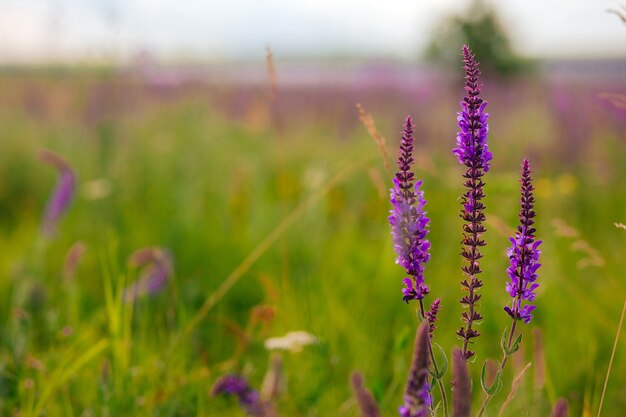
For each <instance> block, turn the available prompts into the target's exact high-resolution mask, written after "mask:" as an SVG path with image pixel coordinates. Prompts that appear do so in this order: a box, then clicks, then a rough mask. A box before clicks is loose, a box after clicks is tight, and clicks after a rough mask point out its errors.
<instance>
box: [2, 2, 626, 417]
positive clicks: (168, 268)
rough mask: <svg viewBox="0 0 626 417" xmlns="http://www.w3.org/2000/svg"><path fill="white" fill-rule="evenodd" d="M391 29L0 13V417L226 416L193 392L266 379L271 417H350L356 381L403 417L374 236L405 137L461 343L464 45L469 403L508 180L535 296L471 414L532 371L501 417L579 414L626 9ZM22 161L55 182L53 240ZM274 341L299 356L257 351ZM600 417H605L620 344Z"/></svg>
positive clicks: (444, 338)
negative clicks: (476, 66) (470, 253)
mask: <svg viewBox="0 0 626 417" xmlns="http://www.w3.org/2000/svg"><path fill="white" fill-rule="evenodd" d="M259 3H261V2H259ZM384 3H385V4H384V5H382V4H361V3H357V2H354V1H347V2H345V4H343V3H342V4H341V5H333V3H331V2H328V1H320V2H303V3H302V4H301V5H296V4H292V3H290V2H285V1H279V0H274V1H271V2H269V3H268V4H264V5H261V4H254V3H253V2H249V1H244V0H238V1H235V2H232V4H231V3H228V2H224V3H219V2H212V1H209V2H199V1H192V2H184V3H175V2H171V1H165V0H163V1H156V2H147V1H137V2H128V3H127V2H123V1H104V0H102V1H88V2H79V1H75V0H58V1H50V2H44V1H35V0H31V1H21V2H17V1H2V2H0V23H1V24H0V415H1V416H43V415H46V416H149V415H151V416H242V415H244V411H243V410H241V409H240V407H239V406H238V404H237V401H236V399H235V398H229V397H223V396H219V397H213V396H211V395H210V391H211V387H212V385H213V384H214V382H215V381H216V380H217V379H218V378H219V377H220V376H222V375H224V374H228V373H237V374H241V375H244V376H245V377H246V378H247V379H248V380H249V382H250V384H251V385H252V386H253V387H255V388H256V389H260V388H261V386H262V384H263V380H264V379H265V380H266V383H265V385H266V389H267V384H268V382H267V381H270V380H271V377H272V372H276V371H277V369H276V367H275V364H276V363H277V361H280V363H281V364H282V365H281V371H280V377H279V379H280V384H279V391H280V392H279V394H278V396H277V399H276V406H277V409H278V414H279V415H280V416H311V417H313V416H357V415H358V409H357V406H356V402H355V400H354V399H353V394H352V391H351V388H350V385H349V375H350V373H351V372H353V371H356V370H358V371H360V372H362V373H363V376H364V379H365V385H366V386H367V387H368V388H369V389H371V390H372V392H373V394H374V397H375V398H376V400H377V401H378V403H379V405H380V407H381V409H382V411H383V415H386V416H391V415H396V413H397V411H396V410H397V407H398V406H399V405H400V404H401V403H402V393H403V389H404V385H405V381H406V375H407V371H408V367H409V364H410V360H411V352H412V349H413V338H414V334H415V329H416V326H417V324H418V320H417V316H416V313H415V310H414V306H413V305H410V306H409V305H406V304H404V303H403V302H402V294H401V292H400V289H401V286H402V284H401V279H402V278H403V277H404V275H403V271H402V268H400V267H399V266H397V265H395V264H394V259H395V254H394V252H393V246H392V242H391V236H390V229H389V226H388V222H387V216H388V213H389V209H390V208H391V206H390V203H389V201H388V194H389V188H390V187H391V178H392V175H393V171H394V170H395V162H394V161H395V158H396V155H397V145H398V142H399V139H400V133H401V130H402V123H403V120H404V118H405V117H406V116H407V115H409V114H410V115H411V116H412V117H413V120H414V125H415V132H416V133H415V137H416V152H417V154H416V159H417V162H416V170H417V176H418V178H421V179H423V180H424V185H423V190H424V191H425V197H426V199H427V200H428V205H427V206H426V208H427V210H428V213H429V216H430V217H431V228H430V230H431V232H430V234H429V239H430V240H431V243H432V250H431V254H432V259H431V261H430V262H429V263H428V264H427V267H426V280H427V283H428V284H429V285H430V288H431V294H430V295H429V296H428V298H427V301H428V302H430V301H432V300H433V299H434V298H435V297H442V310H441V313H440V320H439V323H438V325H437V330H436V341H437V343H439V344H440V345H441V346H442V347H443V348H444V351H445V352H446V353H448V354H449V352H450V349H451V348H452V347H453V346H455V345H458V344H459V341H458V340H457V338H456V336H455V331H456V330H457V328H458V327H460V319H459V317H460V313H461V306H460V304H459V301H458V300H459V298H460V297H461V294H462V293H461V290H460V285H459V281H460V280H461V279H462V274H461V271H460V268H461V265H462V260H461V257H460V256H459V253H460V249H461V246H460V240H461V224H462V220H461V219H460V218H459V217H458V213H459V210H460V205H459V197H460V195H461V193H462V192H463V189H462V177H461V174H462V167H461V166H460V165H459V164H458V163H457V160H456V157H454V155H453V154H452V152H451V149H452V148H453V147H454V146H455V135H456V132H457V130H458V127H457V125H456V112H457V111H458V110H459V101H460V100H461V98H462V96H463V86H462V73H461V71H460V69H461V61H460V59H461V57H460V47H461V45H462V44H463V43H468V44H469V45H470V46H471V47H472V48H473V49H474V52H475V53H476V55H477V59H478V60H479V61H480V62H481V68H482V69H483V77H482V81H483V84H484V88H483V97H484V98H485V99H486V100H487V101H488V103H489V104H488V107H487V110H488V112H489V113H490V119H489V124H490V136H489V146H490V149H491V150H492V152H493V155H494V158H493V165H492V169H491V170H490V171H489V172H488V173H487V175H486V177H485V182H486V183H487V185H486V188H485V190H486V194H487V197H486V201H485V203H486V206H487V211H486V215H487V223H486V226H487V229H488V231H487V233H486V234H485V236H484V238H485V240H486V241H487V246H486V248H485V257H484V259H483V263H482V266H483V270H484V274H483V279H484V282H485V285H484V287H483V290H482V295H483V298H482V300H481V301H482V303H481V311H482V313H483V315H484V317H485V319H484V321H483V323H482V325H481V326H480V327H479V329H480V331H481V332H482V336H481V337H479V338H478V339H477V344H476V346H475V350H476V351H477V356H478V358H477V360H476V362H475V363H474V364H472V365H471V366H470V370H471V373H472V376H473V379H474V383H473V386H474V389H473V391H474V395H475V397H476V400H477V401H478V400H479V399H480V398H482V392H481V389H480V382H479V376H480V369H481V366H482V364H483V362H484V361H485V360H487V359H499V358H500V356H501V352H500V347H499V341H500V337H501V334H502V332H503V330H504V328H505V327H506V326H509V325H510V320H509V318H508V316H507V315H506V314H505V313H504V311H503V306H504V305H505V303H507V301H508V299H507V298H508V296H507V294H506V292H505V283H506V280H507V276H506V272H505V270H506V268H507V262H508V260H507V257H506V255H505V249H506V248H507V247H508V246H509V241H508V237H509V236H510V235H511V234H512V233H513V231H514V226H515V225H516V224H517V213H518V210H519V182H518V178H519V167H520V163H521V161H522V158H523V157H528V158H529V159H530V160H531V162H532V164H533V169H534V174H533V176H534V178H535V184H536V198H537V213H538V216H537V219H538V223H537V229H538V232H537V235H538V237H539V238H540V239H542V240H543V242H544V243H543V245H542V250H543V254H542V264H543V267H542V268H541V269H540V271H539V272H540V278H539V280H540V281H539V282H540V284H541V286H540V288H539V290H538V291H539V295H538V297H537V301H536V304H537V309H536V314H535V319H534V320H533V322H532V324H531V325H528V326H523V333H524V340H523V342H522V348H521V350H520V351H519V352H518V353H516V354H515V356H514V357H513V360H512V363H511V366H510V367H509V368H508V369H507V372H506V378H505V390H504V391H503V393H500V394H499V395H498V396H497V397H496V398H495V399H494V401H493V403H492V404H491V407H490V409H489V415H494V416H495V415H497V412H498V410H499V407H500V404H501V403H502V402H503V401H504V400H505V399H506V396H507V392H508V387H510V384H511V381H512V379H513V377H514V376H515V375H517V374H518V373H519V372H520V371H521V369H522V368H523V367H524V366H525V365H526V364H527V363H528V362H532V367H531V369H530V371H529V372H528V374H527V375H526V376H525V377H524V379H523V380H522V383H521V386H520V388H519V392H518V394H517V396H516V397H515V399H514V400H513V402H512V403H511V405H510V406H509V407H508V409H507V411H506V412H505V413H504V414H503V415H505V416H520V415H524V416H526V415H527V416H547V415H549V410H550V408H551V405H552V403H553V402H554V401H555V400H556V398H558V397H565V398H566V399H567V400H568V402H569V404H570V416H595V415H596V414H597V411H598V407H599V403H600V397H601V394H602V390H603V387H604V383H605V377H606V374H607V369H608V367H609V359H610V356H611V352H612V350H613V345H614V342H615V340H616V333H617V331H618V324H619V319H620V314H621V311H622V306H623V305H624V302H625V300H626V278H625V277H624V271H625V270H626V230H624V229H625V227H624V226H622V227H621V228H620V227H619V223H626V25H625V24H624V22H623V20H624V18H623V16H624V15H625V14H626V10H625V9H623V8H622V7H621V6H620V4H619V3H618V2H612V1H596V2H585V1H548V2H545V4H544V3H542V5H538V4H534V2H528V3H529V4H516V3H517V2H513V1H505V0H502V1H495V0H494V1H483V2H469V1H455V2H453V1H444V2H435V1H426V2H413V3H415V4H412V3H410V2H404V1H400V0H397V1H389V2H384ZM607 9H609V10H607ZM267 48H271V52H270V50H269V49H267ZM357 103H360V104H361V110H360V111H361V113H360V112H359V109H357ZM362 119H363V120H362ZM363 121H365V123H364V122H363ZM372 123H374V124H375V126H374V125H372ZM374 131H377V132H378V134H379V135H381V136H382V137H384V138H386V149H387V154H383V153H381V151H380V147H379V145H378V144H377V143H376V141H375V140H374V139H373V138H372V135H371V134H370V133H373V132H374ZM374 136H375V135H374ZM43 150H47V151H50V152H53V153H54V154H56V155H58V156H60V157H61V158H62V159H63V160H65V161H66V163H67V165H68V166H69V168H71V170H72V171H73V172H74V174H75V176H76V184H75V187H74V188H75V190H74V195H73V199H72V202H71V205H70V206H69V207H68V209H67V211H66V212H65V213H64V214H63V216H61V218H60V219H58V221H57V222H56V224H55V225H54V226H55V227H56V231H54V232H52V233H45V230H44V229H43V228H44V225H43V220H44V216H45V215H44V211H45V208H46V204H47V201H48V200H49V199H50V198H51V195H52V193H53V190H54V188H55V182H56V181H57V172H56V170H55V168H54V166H51V165H50V164H45V163H42V161H41V152H42V151H43ZM45 155H46V154H44V156H43V158H44V159H46V156H45ZM616 223H618V225H617V226H616V225H615V224H616ZM159 274H160V275H159ZM138 283H139V284H138ZM295 331H299V332H306V333H307V334H309V335H312V336H313V338H314V340H313V343H310V344H306V343H305V344H306V345H305V346H298V343H296V342H293V340H292V342H291V344H289V343H287V345H286V346H282V345H281V346H278V347H275V348H274V349H272V350H270V349H268V348H267V346H266V341H267V340H268V339H271V338H276V337H282V336H284V335H286V334H287V333H289V332H295ZM305 339H306V337H305ZM309 341H310V340H309ZM274 342H276V340H275V339H274ZM279 342H282V343H283V345H284V344H285V343H286V342H288V340H287V341H285V340H283V339H279ZM491 365H493V363H492V364H491ZM491 365H489V366H488V367H487V368H490V367H491ZM268 371H269V373H268ZM268 375H269V376H268ZM446 380H449V375H448V376H446ZM270 385H271V384H270ZM602 415H603V416H606V417H609V416H624V415H626V337H624V335H623V334H622V336H621V337H620V338H619V339H618V340H617V345H616V353H615V359H614V361H613V363H612V368H611V374H610V378H609V380H608V384H607V388H606V394H605V398H604V403H603V408H602Z"/></svg>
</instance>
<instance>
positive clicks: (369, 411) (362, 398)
mask: <svg viewBox="0 0 626 417" xmlns="http://www.w3.org/2000/svg"><path fill="white" fill-rule="evenodd" d="M350 379H351V381H352V389H353V390H354V396H355V397H356V402H357V404H358V406H359V410H360V412H361V417H380V410H379V409H378V404H376V400H375V399H374V396H373V395H372V393H371V392H369V391H368V390H367V388H365V387H364V386H363V376H362V375H361V374H360V373H359V372H353V373H352V376H351V378H350Z"/></svg>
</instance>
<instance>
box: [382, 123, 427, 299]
mask: <svg viewBox="0 0 626 417" xmlns="http://www.w3.org/2000/svg"><path fill="white" fill-rule="evenodd" d="M413 162H414V159H413V124H412V122H411V118H410V117H407V119H406V122H405V125H404V132H403V134H402V140H401V142H400V156H399V157H398V172H397V173H396V175H395V177H394V178H393V184H394V188H392V189H391V204H392V205H393V209H392V210H391V211H390V213H391V215H390V216H389V224H390V225H391V229H392V231H391V234H392V235H393V243H394V248H395V251H396V253H397V254H398V257H397V258H396V263H397V264H399V265H401V266H402V267H404V269H405V270H406V273H407V275H408V277H406V278H404V280H403V282H404V285H405V287H404V288H403V289H402V294H403V297H402V299H403V300H404V301H405V302H407V303H408V302H409V301H410V300H422V299H423V298H424V296H426V294H428V292H429V289H428V286H427V285H426V284H425V282H424V264H425V263H426V262H428V260H429V259H430V254H429V252H428V250H429V249H430V242H429V241H428V240H427V239H426V235H427V234H428V229H427V226H428V223H429V221H430V219H429V218H428V217H426V212H425V211H424V205H425V204H426V200H425V199H424V192H423V191H421V190H420V187H421V185H422V181H417V182H416V181H415V174H414V173H413V172H412V171H411V165H412V164H413Z"/></svg>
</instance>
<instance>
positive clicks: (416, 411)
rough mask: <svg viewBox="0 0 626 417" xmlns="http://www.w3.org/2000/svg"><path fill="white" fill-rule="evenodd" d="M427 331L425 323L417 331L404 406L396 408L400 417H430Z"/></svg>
mask: <svg viewBox="0 0 626 417" xmlns="http://www.w3.org/2000/svg"><path fill="white" fill-rule="evenodd" d="M428 329H429V326H428V324H426V323H422V324H421V325H420V327H419V328H418V329H417V335H416V337H415V348H414V351H413V363H412V364H411V370H410V372H409V379H408V381H407V384H406V389H405V391H404V404H403V405H402V406H400V407H399V408H398V413H399V414H400V417H428V416H429V415H430V410H429V406H430V405H431V404H432V397H431V395H430V384H429V383H428V380H429V378H430V376H429V373H428V361H429V359H428V355H429V347H428V345H429V336H428Z"/></svg>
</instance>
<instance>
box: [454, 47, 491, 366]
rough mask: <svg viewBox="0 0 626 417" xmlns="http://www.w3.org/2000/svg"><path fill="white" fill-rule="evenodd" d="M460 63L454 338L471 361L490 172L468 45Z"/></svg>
mask: <svg viewBox="0 0 626 417" xmlns="http://www.w3.org/2000/svg"><path fill="white" fill-rule="evenodd" d="M463 62H464V64H465V66H464V68H465V97H464V98H463V101H462V102H461V111H460V112H459V113H458V117H457V120H458V123H459V128H460V131H459V133H458V134H457V137H456V143H457V147H456V148H454V150H453V152H454V154H455V155H456V156H457V158H458V159H459V162H461V163H462V164H463V165H465V167H466V168H467V170H466V171H465V173H464V174H463V177H464V178H465V182H464V186H465V188H466V190H465V192H464V193H463V195H462V197H461V205H462V209H461V213H460V216H461V218H462V219H463V220H464V221H465V224H464V225H463V240H462V241H461V243H462V244H463V251H462V252H461V256H463V258H464V259H465V261H466V262H467V264H466V265H465V266H463V267H462V270H463V274H464V275H465V278H464V279H463V281H461V285H462V286H463V288H464V290H465V291H467V294H466V295H464V296H463V298H462V299H461V304H462V306H463V307H464V308H465V309H466V310H465V311H463V313H462V315H461V320H462V322H463V323H464V326H463V327H461V328H460V329H459V330H457V332H456V334H457V335H458V336H459V337H460V338H461V339H463V355H464V356H465V358H466V359H469V358H471V357H472V356H473V355H474V352H472V351H471V350H469V345H470V344H471V343H473V342H472V339H474V338H475V337H478V336H479V335H480V333H479V332H478V331H477V330H476V329H474V328H473V327H472V326H473V325H474V323H476V322H479V321H480V320H481V319H482V315H481V314H480V313H479V312H478V311H477V309H476V307H477V303H478V300H480V295H479V294H477V292H478V290H479V289H480V287H482V285H483V283H482V281H481V280H480V279H479V278H478V277H477V275H478V274H479V273H480V272H482V271H481V269H480V258H482V254H481V253H480V247H481V246H484V245H485V241H484V240H482V239H481V235H482V234H483V233H485V231H486V229H485V227H484V226H483V222H484V221H485V214H484V211H485V205H484V204H483V203H482V199H483V198H484V197H485V193H484V191H483V188H484V186H485V183H484V182H483V180H482V178H483V176H484V175H485V172H487V171H489V162H490V161H491V152H489V150H488V148H487V133H488V130H489V128H488V126H487V116H488V115H487V113H485V112H484V110H485V106H486V105H487V102H485V101H483V99H482V98H480V97H479V94H480V87H481V86H480V84H479V83H478V76H479V75H480V70H479V69H478V62H476V59H475V57H474V54H472V51H470V49H469V48H468V46H467V45H464V46H463Z"/></svg>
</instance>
